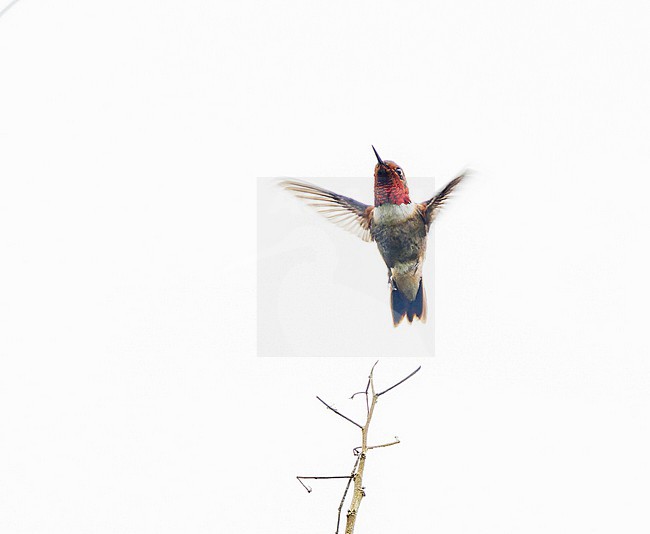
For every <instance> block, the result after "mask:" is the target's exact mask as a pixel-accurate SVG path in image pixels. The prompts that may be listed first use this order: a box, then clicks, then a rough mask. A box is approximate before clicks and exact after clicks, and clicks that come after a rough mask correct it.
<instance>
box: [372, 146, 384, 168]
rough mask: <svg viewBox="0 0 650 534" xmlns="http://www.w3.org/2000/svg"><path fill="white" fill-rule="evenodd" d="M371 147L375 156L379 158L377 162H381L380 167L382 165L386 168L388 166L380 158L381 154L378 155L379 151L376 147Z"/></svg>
mask: <svg viewBox="0 0 650 534" xmlns="http://www.w3.org/2000/svg"><path fill="white" fill-rule="evenodd" d="M370 146H372V150H373V152H374V153H375V156H377V161H378V162H379V165H381V166H382V167H385V166H386V164H385V163H384V162H383V160H382V159H381V158H380V157H379V154H377V151H376V150H375V147H374V146H373V145H370Z"/></svg>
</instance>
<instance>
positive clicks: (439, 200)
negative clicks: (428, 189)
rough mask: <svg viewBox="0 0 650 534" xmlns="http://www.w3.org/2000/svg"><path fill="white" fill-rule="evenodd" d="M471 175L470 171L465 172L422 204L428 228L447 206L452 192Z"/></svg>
mask: <svg viewBox="0 0 650 534" xmlns="http://www.w3.org/2000/svg"><path fill="white" fill-rule="evenodd" d="M469 174H470V171H463V172H462V173H461V174H459V175H458V176H456V178H454V179H453V180H452V181H451V182H449V183H448V184H447V185H446V186H445V187H443V188H442V189H441V190H440V191H438V192H437V193H436V194H435V195H434V196H433V197H431V198H430V199H429V200H426V201H424V202H422V203H421V204H420V208H421V210H422V213H423V216H424V220H425V222H426V224H427V226H431V223H432V222H433V220H434V219H435V218H436V215H437V214H438V212H439V211H440V208H442V206H443V205H444V204H445V202H446V201H447V199H448V198H449V196H450V195H451V193H452V191H453V190H454V189H455V188H456V186H457V185H458V184H459V183H460V182H461V181H462V180H463V178H465V177H467V176H468V175H469Z"/></svg>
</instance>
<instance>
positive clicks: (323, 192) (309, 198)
mask: <svg viewBox="0 0 650 534" xmlns="http://www.w3.org/2000/svg"><path fill="white" fill-rule="evenodd" d="M280 185H281V186H282V187H284V188H285V189H287V190H288V191H291V192H292V193H293V194H294V195H296V196H297V197H298V198H300V199H303V200H305V201H306V202H307V204H308V205H309V206H312V207H313V208H315V209H316V210H317V211H318V212H319V213H321V214H322V215H324V216H325V217H327V218H328V219H329V220H330V221H332V222H334V223H336V224H338V225H339V226H341V227H342V228H345V229H346V230H348V231H350V232H352V233H354V234H356V235H357V236H359V237H360V238H361V239H363V240H364V241H372V234H371V233H370V220H371V217H370V213H371V211H372V206H369V205H367V204H364V203H363V202H358V201H357V200H354V199H353V198H349V197H344V196H343V195H339V194H338V193H334V192H333V191H329V190H327V189H323V188H322V187H318V186H316V185H312V184H309V183H307V182H301V181H298V180H284V181H283V182H280Z"/></svg>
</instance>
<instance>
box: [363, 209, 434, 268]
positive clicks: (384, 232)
mask: <svg viewBox="0 0 650 534" xmlns="http://www.w3.org/2000/svg"><path fill="white" fill-rule="evenodd" d="M371 232H372V236H373V238H374V240H375V241H376V243H377V247H378V248H379V252H380V253H381V255H382V257H383V258H384V261H385V262H386V265H388V267H390V268H392V267H394V266H396V265H397V264H398V263H408V264H411V263H412V264H413V265H415V264H416V263H418V262H420V261H421V260H422V259H423V258H424V253H425V250H426V236H427V228H426V224H425V222H424V219H423V218H422V215H421V214H420V212H419V211H418V208H417V204H400V205H396V204H383V205H381V206H377V207H376V208H375V209H374V210H373V214H372V224H371Z"/></svg>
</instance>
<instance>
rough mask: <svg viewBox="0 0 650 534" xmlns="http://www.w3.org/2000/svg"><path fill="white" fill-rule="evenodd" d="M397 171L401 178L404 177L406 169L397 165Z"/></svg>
mask: <svg viewBox="0 0 650 534" xmlns="http://www.w3.org/2000/svg"><path fill="white" fill-rule="evenodd" d="M395 172H396V173H397V174H398V175H399V177H400V178H404V171H402V168H401V167H397V168H396V169H395Z"/></svg>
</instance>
